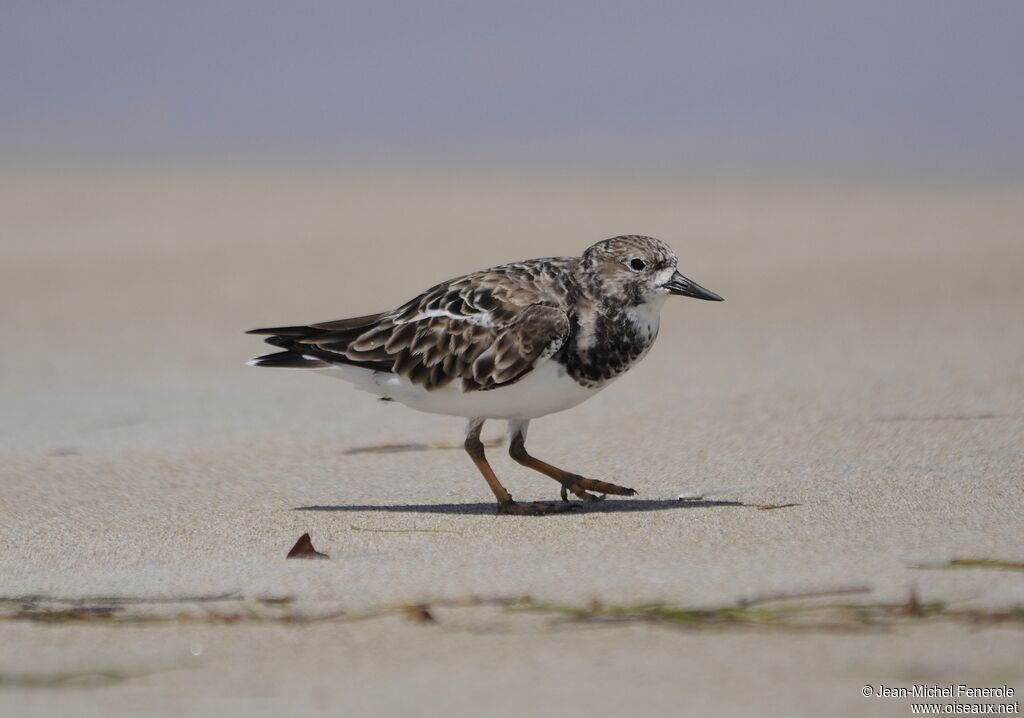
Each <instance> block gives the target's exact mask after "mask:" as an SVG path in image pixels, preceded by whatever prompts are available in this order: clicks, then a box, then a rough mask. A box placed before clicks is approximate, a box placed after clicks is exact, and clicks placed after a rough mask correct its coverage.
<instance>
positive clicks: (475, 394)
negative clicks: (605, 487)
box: [313, 359, 607, 419]
mask: <svg viewBox="0 0 1024 718" xmlns="http://www.w3.org/2000/svg"><path fill="white" fill-rule="evenodd" d="M313 371H316V372H317V373H318V374H325V375H327V376H333V377H335V378H338V379H344V380H345V381H347V382H349V383H350V384H352V385H353V386H355V387H356V388H357V389H362V390H363V391H367V392H370V393H371V394H375V395H376V396H380V397H386V398H388V399H393V400H394V401H397V402H400V403H402V404H405V405H406V406H408V407H409V408H410V409H416V410H417V411H425V412H428V413H431V414H447V415H449V416H462V417H466V418H473V419H536V418H537V417H540V416H546V415H548V414H554V413H555V412H558V411H565V410H566V409H571V408H572V407H574V406H576V405H577V404H580V403H582V402H584V401H586V400H587V399H589V398H590V397H592V396H594V395H595V394H597V392H598V391H600V390H601V389H602V388H603V386H602V387H596V388H587V387H584V386H581V385H579V384H577V383H576V381H575V380H573V378H572V377H570V376H569V375H568V374H567V373H566V371H565V367H563V366H562V365H561V364H559V363H558V362H556V361H554V360H552V359H542V360H540V361H539V362H538V363H537V366H536V367H534V369H533V371H531V372H530V373H529V374H527V375H526V376H524V377H523V378H522V379H520V380H519V381H517V382H516V383H515V384H510V385H508V386H504V387H500V388H498V389H491V390H489V391H470V392H463V391H462V385H461V383H460V382H459V381H454V382H452V383H451V384H449V385H448V386H445V387H442V388H440V389H435V390H433V391H427V390H426V389H424V388H423V387H421V386H417V385H415V384H413V383H412V382H410V381H409V380H408V379H406V378H404V377H401V376H398V375H396V374H391V373H388V372H379V371H373V370H371V369H363V368H362V367H355V366H350V365H337V366H333V367H331V368H329V369H315V370H313ZM604 386H607V382H606V383H605V384H604Z"/></svg>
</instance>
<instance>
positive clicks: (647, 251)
mask: <svg viewBox="0 0 1024 718" xmlns="http://www.w3.org/2000/svg"><path fill="white" fill-rule="evenodd" d="M677 262H678V259H677V257H676V253H675V252H673V251H672V248H671V247H669V246H668V245H667V244H665V243H664V242H662V241H661V240H660V239H655V238H654V237H644V236H641V235H636V234H629V235H623V236H620V237H612V238H611V239H605V240H602V241H600V242H598V243H597V244H593V245H591V246H590V247H588V248H587V251H585V252H584V253H583V260H582V266H583V270H584V272H585V273H586V275H587V276H588V278H589V279H590V280H591V281H592V282H595V283H597V285H598V286H599V288H600V291H601V292H602V294H604V295H606V296H612V297H615V298H617V299H620V300H622V301H623V302H625V303H627V304H631V305H640V304H650V303H657V302H660V301H662V300H664V299H665V298H666V297H668V296H669V295H672V294H675V295H678V296H683V297H695V298H697V299H706V300H709V301H713V302H720V301H722V298H721V297H720V296H718V295H717V294H715V293H714V292H712V291H710V290H708V289H705V288H704V287H702V286H700V285H699V284H697V283H696V282H694V281H692V280H690V279H687V278H686V277H684V276H683V275H682V274H680V273H679V270H678V269H676V264H677Z"/></svg>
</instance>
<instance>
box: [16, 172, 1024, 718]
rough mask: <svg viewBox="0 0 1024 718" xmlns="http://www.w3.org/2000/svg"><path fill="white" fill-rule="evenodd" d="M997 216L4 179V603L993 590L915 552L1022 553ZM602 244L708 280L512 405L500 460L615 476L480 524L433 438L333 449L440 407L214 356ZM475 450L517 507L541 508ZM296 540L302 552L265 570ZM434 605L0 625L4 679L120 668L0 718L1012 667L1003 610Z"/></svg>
mask: <svg viewBox="0 0 1024 718" xmlns="http://www.w3.org/2000/svg"><path fill="white" fill-rule="evenodd" d="M1022 227H1024V191H1022V189H1021V188H1020V187H1007V186H977V187H975V186H960V185H957V186H952V185H930V186H925V185H921V186H910V185H904V186H887V187H873V186H870V185H868V184H867V183H861V184H842V183H831V184H830V183H821V184H817V185H813V184H810V183H804V184H799V183H795V184H791V185H782V186H776V185H771V184H769V183H753V182H751V183H728V182H723V181H716V182H712V181H690V182H682V181H680V182H674V181H668V180H665V181H654V180H650V179H637V180H636V181H627V180H621V181H614V182H613V181H596V180H593V179H590V180H587V181H579V180H573V179H571V178H562V179H559V178H555V179H552V178H546V179H545V178H541V177H520V176H501V175H495V174H486V173H479V174H467V175H458V174H455V173H451V172H450V173H447V174H445V173H442V174H441V175H439V176H434V175H430V174H429V173H426V172H418V173H417V172H410V173H400V172H377V173H372V172H369V173H361V174H357V173H351V174H343V173H337V174H331V173H328V172H319V173H317V172H300V171H297V170H288V171H274V172H271V171H267V170H260V171H249V172H243V171H238V170H236V171H228V170H217V171H214V170H210V169H204V170H199V169H192V170H184V169H182V170H175V171H166V172H154V171H149V172H143V171H127V170H126V171H118V172H115V171H107V172H100V173H94V172H85V171H81V170H77V171H71V170H69V171H64V172H58V171H56V170H53V169H50V170H21V171H14V170H13V169H12V170H6V171H5V172H3V173H2V174H0V237H2V239H0V287H2V289H0V292H2V300H3V306H4V307H5V310H4V311H3V312H2V313H0V332H2V335H3V337H4V342H3V348H2V350H0V454H2V458H3V461H2V464H0V487H2V493H0V545H2V546H3V551H2V552H0V594H3V595H6V596H16V595H22V594H39V593H45V594H50V595H54V596H65V597H69V596H70V597H73V596H90V595H93V596H101V595H135V596H166V595H172V594H206V593H224V592H237V593H238V594H240V595H242V596H295V597H296V598H297V601H298V602H299V605H300V606H302V607H309V608H315V607H330V606H341V607H344V608H346V609H349V610H366V609H370V608H373V607H376V606H381V605H384V604H387V603H391V602H416V601H424V600H429V599H431V598H434V597H449V598H456V597H459V596H465V595H470V594H488V595H521V594H530V595H532V596H534V597H535V598H538V599H541V600H545V601H556V602H575V603H579V604H585V603H587V602H589V601H591V600H600V601H602V602H605V603H609V604H615V603H634V602H637V601H644V600H666V601H670V602H673V603H677V604H681V605H693V606H700V605H705V606H706V605H720V604H723V603H730V602H734V601H736V600H738V599H740V598H742V597H744V596H748V597H749V596H756V595H760V594H766V593H775V592H788V591H813V590H817V589H821V588H827V587H829V586H843V585H852V584H866V585H869V586H871V587H872V589H873V594H872V598H873V599H877V600H902V599H904V598H905V597H906V595H907V593H908V591H909V590H910V587H911V586H912V585H916V587H917V590H918V592H919V595H920V596H921V598H922V600H927V601H930V600H941V601H949V602H954V603H956V604H958V605H964V606H992V607H1006V606H1012V605H1016V604H1024V579H1022V576H1021V574H1020V573H1019V572H1014V571H1002V570H992V569H987V570H986V569H983V568H978V569H964V570H948V571H943V570H922V569H916V568H914V566H915V565H920V564H935V563H938V562H943V561H948V560H950V559H954V558H978V559H998V560H1004V561H1021V560H1022V559H1024V531H1022V526H1021V520H1020V517H1021V515H1022V510H1024V442H1022V437H1024V321H1022V320H1021V318H1022V317H1024V282H1022V281H1021V268H1022V267H1024V238H1022V235H1021V228H1022ZM624 232H639V233H648V234H653V235H655V236H659V237H661V238H663V239H665V240H667V241H668V242H670V243H671V244H672V245H673V246H674V247H675V248H676V249H677V251H678V253H679V255H680V257H681V263H680V265H681V269H682V270H683V272H684V273H686V274H688V275H689V276H691V277H693V278H694V279H695V280H696V281H698V282H700V283H701V284H703V285H705V286H707V287H709V288H711V289H713V290H715V291H717V292H719V293H720V294H722V295H723V296H725V298H726V302H725V303H724V304H721V305H712V304H707V303H701V302H695V301H687V300H680V301H678V302H672V303H669V305H668V306H666V308H665V312H664V316H663V323H662V331H661V336H660V338H659V340H658V343H657V345H656V346H655V348H654V349H653V351H652V353H651V354H650V355H649V357H648V358H647V359H646V360H645V361H644V362H643V363H642V364H641V365H640V366H639V367H638V368H637V369H636V370H634V371H633V372H631V373H630V375H628V376H626V377H625V378H623V379H622V380H621V381H619V382H618V383H616V384H615V385H613V386H612V387H611V388H609V389H608V390H607V391H605V392H603V393H602V394H601V395H600V396H599V397H597V398H596V399H594V400H593V401H591V402H588V403H586V404H584V405H583V406H581V407H579V408H577V409H575V410H573V411H571V412H567V413H565V414H561V415H557V416H552V417H548V418H545V419H542V420H539V421H537V422H535V423H534V425H533V427H532V429H531V435H530V439H531V442H530V448H531V450H532V451H533V452H534V453H535V454H536V455H538V456H540V457H542V458H545V459H547V460H549V461H551V462H553V463H556V464H561V465H564V466H566V467H567V468H572V469H574V470H578V471H579V472H580V473H583V474H587V475H592V476H594V477H595V478H603V479H608V480H611V481H615V482H618V483H622V484H625V485H629V486H633V487H635V488H636V489H637V490H638V491H639V492H640V495H639V496H638V497H637V499H636V500H629V501H620V500H615V499H609V500H608V502H607V503H606V505H605V506H603V507H601V508H602V510H600V511H587V512H582V513H580V514H578V515H565V516H551V517H540V518H535V517H496V516H494V515H493V511H492V506H491V496H490V493H489V492H488V490H487V487H486V485H485V484H484V482H483V481H482V480H481V479H480V477H479V476H478V475H477V474H476V472H475V470H474V468H473V466H472V464H471V463H470V462H469V460H468V459H467V458H466V457H465V456H464V455H462V453H461V452H459V451H448V450H438V449H434V450H427V451H402V452H394V453H380V452H361V453H360V452H357V453H346V451H348V450H351V449H356V448H359V447H368V446H374V445H378V444H428V445H432V444H436V443H444V442H450V441H456V442H457V441H458V440H459V438H460V434H461V429H462V427H461V426H460V425H459V422H458V421H456V420H451V419H446V418H444V417H431V416H427V415H421V414H416V413H413V412H410V411H408V410H405V409H404V408H402V407H400V406H397V405H390V404H382V403H379V402H376V401H374V400H373V399H372V397H369V396H367V395H363V394H360V393H359V392H356V391H354V390H351V389H349V388H348V387H346V386H345V385H344V384H341V383H337V382H332V381H329V380H327V379H325V378H322V377H319V376H312V375H305V374H302V373H298V372H288V371H273V370H256V369H251V368H248V367H246V366H244V364H243V362H244V360H245V359H246V358H248V357H249V356H252V355H254V354H256V353H258V352H259V351H260V348H261V345H260V343H259V342H258V341H257V340H256V339H255V338H253V337H246V336H243V335H242V331H244V330H245V329H248V328H252V327H255V326H268V325H274V324H277V323H294V322H303V321H318V320H328V319H333V318H337V317H341V316H349V315H359V314H365V313H369V312H372V311H379V310H381V309H385V308H389V307H392V306H396V305H398V304H399V303H400V302H403V301H405V300H406V299H408V298H409V297H410V296H411V295H412V294H413V293H415V292H417V291H419V290H421V289H423V288H426V287H428V286H430V285H431V284H433V283H435V282H436V281H439V280H441V279H444V278H447V277H450V276H453V275H456V274H459V273H462V272H465V271H470V270H473V269H476V268H479V267H483V266H488V265H493V264H498V263H501V262H504V261H510V260H515V259H521V258H525V257H531V256H545V255H553V254H567V253H578V252H579V251H581V250H582V249H583V248H584V247H585V246H586V245H587V244H589V243H590V242H592V241H594V240H596V239H600V238H604V237H607V236H611V235H614V234H619V233H624ZM499 433H500V427H498V426H497V425H495V426H492V427H490V429H489V430H488V429H485V435H486V436H488V437H492V436H497V435H498V434H499ZM489 451H490V454H491V456H493V457H494V463H495V466H496V469H497V471H498V473H499V475H500V476H502V478H503V480H504V481H505V483H506V485H507V486H508V487H509V488H510V490H511V491H512V493H513V495H514V496H516V497H517V498H522V499H549V500H550V499H554V498H556V497H557V485H556V484H555V482H553V481H550V480H548V479H546V478H544V477H541V476H539V475H534V474H531V473H529V472H526V471H525V470H523V469H521V468H520V467H518V466H516V465H515V464H513V463H512V462H511V461H510V460H508V459H507V457H505V456H504V455H503V449H501V448H491V449H490V450H489ZM680 494H692V495H695V496H703V497H704V499H703V500H702V501H684V502H677V501H675V500H674V499H675V497H677V496H679V495H680ZM784 504H794V505H793V506H787V507H785V508H779V509H777V510H758V508H757V507H758V506H769V505H784ZM305 532H309V533H310V534H311V535H312V538H313V542H314V544H315V545H316V547H317V548H318V549H319V550H320V551H323V552H324V553H326V554H329V555H330V557H331V559H330V560H329V561H285V560H284V556H285V553H286V552H287V551H288V549H289V547H290V546H291V545H292V544H293V543H294V542H295V540H296V539H297V538H298V537H299V536H300V535H301V534H303V533H305ZM467 611H468V612H465V611H464V612H459V611H447V612H441V613H440V614H439V615H438V616H437V618H438V622H437V624H436V625H434V624H431V625H426V624H423V625H417V624H415V623H412V622H409V621H407V620H405V619H403V618H401V617H393V618H384V619H380V620H377V621H368V622H363V623H357V624H338V625H330V624H321V625H311V626H264V625H248V624H247V625H237V626H221V625H188V626H184V625H183V626H176V625H173V624H170V625H167V624H161V625H159V626H131V627H129V626H103V625H77V624H76V625H39V624H35V623H25V622H0V645H3V646H4V648H3V650H2V651H0V676H2V677H7V678H11V677H14V679H18V677H19V676H20V677H21V678H25V677H26V676H36V677H39V676H42V677H44V678H45V677H46V676H51V677H52V676H59V675H66V674H69V673H70V674H75V673H76V672H82V671H90V670H91V671H96V670H101V671H113V672H114V673H115V674H117V676H116V677H115V678H114V679H111V680H110V681H107V682H104V681H103V680H100V681H99V683H101V684H88V683H89V679H85V683H86V684H88V685H75V684H74V681H71V685H63V686H61V687H52V686H51V687H39V686H38V685H34V686H28V685H26V682H25V681H21V682H20V683H19V680H13V681H9V682H7V683H4V682H3V681H0V713H3V714H5V715H7V714H9V715H19V716H29V715H49V714H54V713H68V711H69V710H71V709H72V707H73V710H74V713H75V714H76V715H108V714H111V713H126V714H132V713H135V714H141V713H146V714H150V713H156V714H174V715H181V714H189V715H210V714H218V715H247V716H252V715H282V714H287V713H290V712H291V711H293V710H300V711H304V712H309V713H331V714H338V713H339V712H340V711H343V710H344V709H347V710H349V711H351V712H352V714H359V715H397V714H409V713H410V712H415V713H416V714H417V715H424V716H430V715H446V716H451V715H508V716H521V715H584V714H585V715H589V716H600V715H622V714H623V713H626V712H632V713H635V714H638V715H684V714H688V713H692V714H697V715H719V716H726V715H743V714H750V713H751V712H760V711H759V708H761V709H763V708H764V706H772V711H771V713H772V714H778V715H792V716H796V715H825V714H828V715H876V714H877V715H905V714H907V713H908V707H907V705H906V702H903V701H900V700H887V701H886V700H881V699H878V700H874V701H873V702H868V703H865V700H866V699H863V698H862V697H861V696H860V689H861V687H862V686H863V685H864V684H865V683H875V684H877V683H880V682H885V683H887V684H894V685H909V684H910V683H911V682H929V683H931V682H937V683H948V682H954V683H960V682H964V683H972V682H973V683H975V684H983V685H994V684H1001V683H1003V682H1007V683H1009V684H1010V685H1016V686H1017V687H1018V689H1020V690H1024V672H1022V669H1021V666H1022V665H1024V641H1022V640H1021V638H1022V633H1021V629H1020V628H1019V627H1017V628H1014V627H1012V626H1004V627H999V628H982V629H978V630H971V629H967V628H964V627H962V626H952V625H922V626H917V627H911V628H908V629H906V630H902V629H901V630H899V631H896V632H892V633H887V634H871V635H860V634H858V635H852V636H843V635H832V634H810V635H804V634H801V635H790V634H779V633H771V632H749V631H746V632H735V631H733V632H730V631H725V632H720V631H715V632H703V631H702V632H696V633H694V632H686V631H678V630H673V629H666V628H662V627H652V626H636V625H632V626H621V627H603V628H599V629H592V628H586V629H582V628H565V627H561V628H553V627H551V626H550V625H548V623H547V622H546V621H544V620H541V619H539V618H536V617H534V618H526V617H515V616H509V615H506V614H504V613H502V612H500V611H498V610H492V609H471V610H467ZM195 654H198V655H195ZM30 683H31V682H30ZM42 683H44V684H45V683H46V681H45V680H44V681H42ZM761 714H764V713H763V712H762V713H761Z"/></svg>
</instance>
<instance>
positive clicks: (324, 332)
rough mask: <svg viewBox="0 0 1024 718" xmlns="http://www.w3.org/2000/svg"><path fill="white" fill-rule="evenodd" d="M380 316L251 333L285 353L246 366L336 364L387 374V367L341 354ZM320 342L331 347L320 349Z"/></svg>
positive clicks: (321, 347)
mask: <svg viewBox="0 0 1024 718" xmlns="http://www.w3.org/2000/svg"><path fill="white" fill-rule="evenodd" d="M381 316H383V315H381V314H369V315H367V316H364V317H353V318H351V319H338V320H336V321H333V322H322V323H319V324H308V325H299V326H294V327H267V328H264V329H250V330H249V331H247V332H246V334H258V335H263V336H264V339H263V341H265V342H266V343H267V344H270V345H271V346H275V347H279V348H281V349H284V350H285V351H283V352H277V353H275V354H264V355H263V356H258V357H256V358H254V359H251V360H250V361H249V362H248V364H249V365H250V366H273V367H289V368H292V369H323V368H326V367H330V366H334V365H336V364H352V365H354V366H359V367H364V368H367V369H373V370H376V371H388V370H390V364H387V363H381V362H365V361H356V360H352V359H349V358H348V357H346V356H345V354H344V350H345V347H347V346H348V342H349V341H352V340H353V339H355V338H356V337H357V336H359V335H360V334H361V333H362V332H363V331H365V330H366V329H367V328H368V327H370V326H372V325H373V323H374V322H376V321H377V320H378V319H380V317H381ZM323 338H329V339H330V344H329V345H327V346H320V345H319V343H318V342H317V340H318V339H323Z"/></svg>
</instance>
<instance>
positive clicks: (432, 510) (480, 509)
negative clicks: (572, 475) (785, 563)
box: [293, 499, 748, 516]
mask: <svg viewBox="0 0 1024 718" xmlns="http://www.w3.org/2000/svg"><path fill="white" fill-rule="evenodd" d="M550 503H557V502H550ZM574 503H575V505H577V506H579V507H580V508H579V509H577V510H576V511H573V512H571V513H569V514H565V513H561V514H550V515H553V516H566V515H570V516H571V515H574V514H575V515H579V514H593V513H602V514H613V513H638V512H642V511H673V510H677V509H702V508H714V507H717V506H748V504H744V503H742V502H740V501H711V500H699V501H679V500H673V499H661V500H657V499H618V500H614V499H607V500H605V501H594V502H589V503H583V502H578V503H576V502H574ZM293 510H294V511H342V512H352V513H357V512H363V511H366V512H379V513H400V514H459V515H464V516H465V515H471V516H494V515H495V514H497V505H496V504H494V503H472V504H384V505H368V504H352V505H347V506H297V507H295V508H294V509H293Z"/></svg>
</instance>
